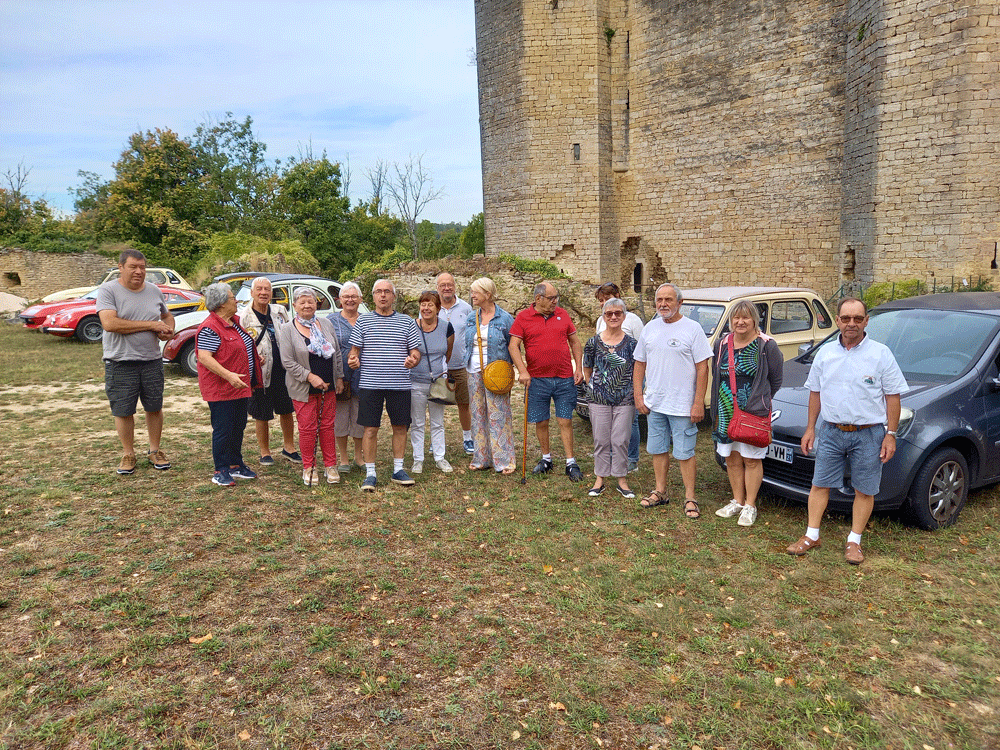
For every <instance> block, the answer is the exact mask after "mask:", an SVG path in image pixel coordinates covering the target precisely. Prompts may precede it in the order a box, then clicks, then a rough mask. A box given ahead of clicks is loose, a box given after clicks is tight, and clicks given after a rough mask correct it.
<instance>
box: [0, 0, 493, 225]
mask: <svg viewBox="0 0 1000 750" xmlns="http://www.w3.org/2000/svg"><path fill="white" fill-rule="evenodd" d="M475 44H476V40H475V19H474V9H473V0H364V1H363V2H354V0H273V1H271V2H263V1H261V0H257V1H253V0H243V1H241V2H237V1H236V0H200V1H199V2H188V0H142V1H141V2H140V1H138V0H91V1H89V2H86V1H84V0H0V175H5V174H7V173H8V172H9V171H12V170H16V169H17V168H18V166H19V165H23V167H24V168H25V169H30V174H29V176H28V181H27V185H26V192H27V193H28V194H29V195H30V196H31V198H32V199H37V198H44V199H45V200H46V201H47V202H48V203H49V205H51V206H53V207H55V208H57V209H60V210H62V211H64V212H66V213H70V214H71V213H72V211H73V198H72V196H71V195H70V194H69V192H68V191H69V190H71V189H73V188H75V187H77V186H79V185H80V184H81V180H80V178H79V177H78V176H77V171H78V170H85V171H88V172H96V173H97V174H99V175H101V177H102V178H105V179H110V178H112V177H113V176H114V168H113V165H114V163H115V161H117V160H118V158H119V157H120V156H121V153H122V151H123V150H124V149H125V146H126V144H127V141H128V138H129V136H130V135H131V134H133V133H136V132H145V131H147V130H153V129H155V128H160V129H161V130H162V129H170V130H173V131H174V132H176V133H177V134H178V135H180V136H181V137H189V136H191V135H192V134H193V133H194V131H195V128H197V126H198V125H199V124H202V123H205V122H214V121H218V120H221V119H224V118H225V115H226V113H227V112H232V114H233V117H234V118H235V119H236V120H237V121H242V120H243V119H244V118H246V117H247V116H248V115H249V116H250V117H251V118H253V130H254V134H255V135H256V137H257V140H259V141H262V142H263V143H265V144H266V145H267V157H268V158H269V160H271V161H272V162H273V160H274V159H276V158H278V159H281V160H282V161H285V160H287V158H288V157H291V156H299V155H300V154H302V153H305V152H307V151H308V149H310V148H311V151H312V153H313V154H314V155H317V156H319V155H321V154H322V153H323V152H324V151H325V152H326V155H327V157H328V158H329V159H330V160H331V161H340V162H341V163H342V164H344V163H345V162H346V163H347V164H348V165H349V170H350V186H349V191H350V192H349V194H350V196H351V199H352V203H354V202H357V201H358V200H361V199H366V198H367V197H368V196H369V194H370V185H369V182H368V178H367V171H368V170H369V169H371V167H372V166H373V165H374V164H375V163H376V161H378V160H380V159H381V160H383V161H385V162H387V163H389V164H393V163H399V164H403V163H405V162H406V161H407V160H408V159H409V158H410V157H411V156H413V157H418V156H421V155H422V159H423V166H424V168H425V169H426V171H427V172H428V173H429V174H430V176H431V177H432V179H433V183H434V184H433V187H434V188H435V189H438V188H440V189H441V190H442V191H443V195H442V197H441V198H440V199H438V200H437V201H434V202H432V203H430V204H428V206H427V208H426V209H425V210H424V213H423V215H422V218H425V219H429V220H431V221H433V222H442V223H443V222H452V221H456V222H462V223H466V222H468V220H469V219H470V218H471V217H472V216H473V215H474V214H476V213H478V212H479V211H482V210H483V194H482V165H481V161H480V150H479V108H478V101H477V88H476V86H477V84H476V69H475V66H474V65H473V64H471V63H470V59H472V58H474V48H475ZM0 182H2V183H3V184H2V186H3V187H9V186H8V185H6V179H2V180H0Z"/></svg>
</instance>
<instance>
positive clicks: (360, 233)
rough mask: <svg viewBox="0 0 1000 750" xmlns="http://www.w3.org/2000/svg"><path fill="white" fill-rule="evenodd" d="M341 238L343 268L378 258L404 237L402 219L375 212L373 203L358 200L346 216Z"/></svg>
mask: <svg viewBox="0 0 1000 750" xmlns="http://www.w3.org/2000/svg"><path fill="white" fill-rule="evenodd" d="M345 232H346V235H345V237H344V258H345V259H347V262H346V263H345V265H344V268H350V267H352V266H354V265H356V264H358V263H360V262H362V261H365V260H372V261H374V260H375V259H376V258H380V257H382V256H383V255H385V254H386V253H389V252H391V251H392V250H393V249H395V247H396V245H397V244H399V243H400V242H401V241H402V239H403V238H404V237H405V236H406V229H405V227H404V226H403V222H402V221H400V220H399V219H398V218H397V217H395V216H392V215H390V214H384V213H379V212H378V205H377V204H375V203H364V202H359V203H358V204H357V205H356V206H355V207H354V208H353V209H352V210H351V214H350V216H349V217H348V221H347V225H346V227H345Z"/></svg>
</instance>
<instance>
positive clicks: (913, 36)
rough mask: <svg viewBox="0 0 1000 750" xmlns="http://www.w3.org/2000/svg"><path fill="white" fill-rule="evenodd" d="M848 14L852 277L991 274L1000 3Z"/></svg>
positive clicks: (996, 220) (866, 1)
mask: <svg viewBox="0 0 1000 750" xmlns="http://www.w3.org/2000/svg"><path fill="white" fill-rule="evenodd" d="M849 8H850V16H849V31H850V33H849V34H848V37H847V48H848V67H847V70H848V78H847V81H848V93H849V97H848V98H849V101H851V103H852V106H851V107H850V109H849V113H848V119H847V128H846V132H847V134H848V138H847V141H848V156H849V157H850V158H848V159H846V160H845V185H850V186H851V188H852V190H850V191H848V195H849V196H851V197H852V198H853V200H852V201H851V202H850V203H849V204H848V205H847V206H845V228H844V233H843V238H842V246H841V250H842V253H843V257H844V270H845V275H847V276H848V277H850V276H854V275H856V276H857V277H858V278H859V279H862V280H864V281H872V280H884V279H905V278H912V277H918V278H927V277H928V276H931V275H933V274H936V275H937V276H938V277H939V278H940V277H947V276H949V275H954V276H955V277H956V278H962V277H973V278H975V277H976V276H978V275H979V274H982V273H987V272H988V269H989V266H990V262H991V261H992V260H993V259H994V252H995V247H996V244H995V243H996V241H997V240H998V239H1000V52H998V49H1000V5H998V4H997V3H996V2H993V1H992V0H963V1H962V2H941V1H940V0H923V1H921V2H914V1H912V0H850V2H849ZM942 280H944V279H942ZM948 281H950V279H948Z"/></svg>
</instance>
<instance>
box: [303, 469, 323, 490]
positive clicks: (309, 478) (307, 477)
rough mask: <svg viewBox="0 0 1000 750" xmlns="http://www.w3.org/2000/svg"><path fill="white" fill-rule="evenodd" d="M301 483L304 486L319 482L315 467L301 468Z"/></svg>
mask: <svg viewBox="0 0 1000 750" xmlns="http://www.w3.org/2000/svg"><path fill="white" fill-rule="evenodd" d="M302 484H304V485H305V486H306V487H312V486H313V485H314V484H319V475H318V474H317V473H316V467H315V466H314V467H313V468H311V469H303V470H302Z"/></svg>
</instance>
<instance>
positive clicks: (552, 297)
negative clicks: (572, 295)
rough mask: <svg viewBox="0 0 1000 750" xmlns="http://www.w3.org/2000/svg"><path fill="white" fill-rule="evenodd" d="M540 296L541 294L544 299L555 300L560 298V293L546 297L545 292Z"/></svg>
mask: <svg viewBox="0 0 1000 750" xmlns="http://www.w3.org/2000/svg"><path fill="white" fill-rule="evenodd" d="M540 296H541V298H542V299H547V300H548V301H549V302H555V301H556V300H557V299H559V295H558V294H553V295H552V296H551V297H546V296H545V295H544V294H542V295H540Z"/></svg>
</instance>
